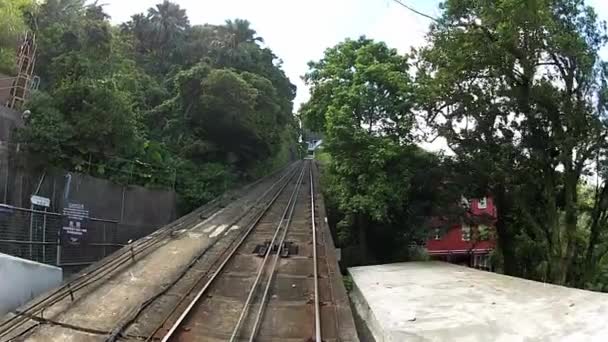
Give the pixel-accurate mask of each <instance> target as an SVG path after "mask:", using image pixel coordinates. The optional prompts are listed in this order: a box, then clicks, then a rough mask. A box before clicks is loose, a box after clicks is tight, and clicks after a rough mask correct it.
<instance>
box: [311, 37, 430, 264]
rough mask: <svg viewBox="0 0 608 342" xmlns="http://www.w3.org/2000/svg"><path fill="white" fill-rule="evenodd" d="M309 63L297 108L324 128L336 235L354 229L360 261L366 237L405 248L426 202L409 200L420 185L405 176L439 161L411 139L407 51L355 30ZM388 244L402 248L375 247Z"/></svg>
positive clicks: (426, 211) (427, 208)
mask: <svg viewBox="0 0 608 342" xmlns="http://www.w3.org/2000/svg"><path fill="white" fill-rule="evenodd" d="M309 66H310V70H309V72H308V73H307V74H306V76H305V80H306V82H307V84H308V85H310V86H311V99H310V100H309V101H308V102H307V103H306V104H304V105H303V106H302V108H301V110H300V115H301V117H302V119H303V121H304V122H305V125H306V126H307V127H308V128H312V129H315V130H317V131H319V130H322V131H323V132H324V133H325V139H324V142H323V145H324V151H326V152H327V153H329V155H330V156H331V162H330V164H329V165H328V173H329V179H330V182H328V184H327V185H328V187H329V188H330V190H329V191H330V193H331V197H332V198H333V201H335V202H336V203H337V206H338V208H339V210H340V211H341V212H342V213H343V219H342V223H340V224H339V226H341V227H342V229H341V233H340V235H341V236H342V237H343V238H344V237H348V236H352V235H354V236H353V237H354V238H356V241H357V242H358V244H359V246H360V251H359V255H360V256H361V257H362V258H363V260H364V261H365V260H366V259H368V258H367V257H366V256H367V254H368V246H367V245H368V242H370V241H368V240H370V238H371V243H372V244H375V245H376V248H375V250H376V251H377V253H376V256H378V251H380V253H382V252H386V250H387V249H389V250H393V251H394V250H401V251H403V250H405V249H406V247H405V246H407V244H408V243H409V242H411V241H413V240H414V239H415V235H416V234H415V233H417V234H418V235H419V234H424V231H423V230H419V229H418V230H417V232H414V230H415V229H414V227H415V228H419V226H418V227H416V225H415V224H413V223H414V221H417V223H421V222H420V219H421V218H422V217H425V216H428V215H431V212H430V210H431V207H432V205H423V204H422V202H423V198H422V197H420V201H419V202H418V203H416V204H414V202H415V201H416V199H415V198H413V195H414V194H415V193H417V194H418V195H420V193H419V192H418V191H416V189H419V188H420V187H419V186H418V187H417V185H416V184H413V183H412V180H413V179H414V177H415V176H416V175H418V174H419V172H420V171H422V170H426V171H427V172H428V171H430V170H431V169H432V167H431V166H432V165H438V164H439V163H438V160H437V159H435V157H434V156H432V155H430V154H428V153H426V152H424V151H422V150H421V149H420V148H419V147H417V146H416V145H415V143H414V139H413V135H412V130H413V128H414V123H415V118H414V112H413V106H414V99H413V92H414V87H413V82H412V80H411V77H410V74H409V71H408V68H409V65H408V60H407V57H406V56H402V55H399V54H398V53H397V51H396V50H394V49H390V48H388V47H387V46H386V45H385V44H384V43H379V42H375V41H373V40H371V39H367V38H365V37H361V38H359V39H357V40H346V41H344V42H342V43H340V44H338V45H336V46H335V47H333V48H330V49H328V50H326V51H325V56H324V57H323V59H321V60H320V61H318V62H311V63H310V64H309ZM424 188H425V189H428V188H426V187H424ZM415 205H419V206H418V207H417V208H416V209H414V208H415ZM351 228H354V229H355V232H354V234H351V232H350V230H351ZM418 238H420V236H418ZM374 240H375V242H374ZM393 243H398V244H399V243H400V244H402V245H401V248H399V247H397V246H395V248H384V249H385V251H382V247H381V246H382V245H383V244H384V245H385V247H386V246H387V245H388V246H391V245H393ZM393 246H394V245H393ZM387 254H388V253H387Z"/></svg>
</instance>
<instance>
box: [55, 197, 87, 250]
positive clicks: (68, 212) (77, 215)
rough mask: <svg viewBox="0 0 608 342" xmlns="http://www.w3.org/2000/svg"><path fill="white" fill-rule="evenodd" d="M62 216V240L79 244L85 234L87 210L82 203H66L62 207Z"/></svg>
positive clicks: (71, 243)
mask: <svg viewBox="0 0 608 342" xmlns="http://www.w3.org/2000/svg"><path fill="white" fill-rule="evenodd" d="M63 216H64V217H63V227H62V228H61V236H62V237H63V239H62V240H63V241H64V242H66V243H68V244H70V245H80V244H81V243H82V241H83V240H84V239H85V238H86V235H87V225H88V221H89V211H88V210H86V209H85V207H84V204H80V203H68V205H67V206H66V207H65V208H63Z"/></svg>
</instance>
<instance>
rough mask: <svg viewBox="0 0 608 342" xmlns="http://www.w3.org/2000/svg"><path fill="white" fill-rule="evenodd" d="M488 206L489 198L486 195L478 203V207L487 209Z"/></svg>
mask: <svg viewBox="0 0 608 342" xmlns="http://www.w3.org/2000/svg"><path fill="white" fill-rule="evenodd" d="M487 207H488V199H487V198H485V197H482V198H480V199H479V202H478V203H477V208H479V209H485V208H487Z"/></svg>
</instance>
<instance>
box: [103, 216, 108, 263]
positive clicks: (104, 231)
mask: <svg viewBox="0 0 608 342" xmlns="http://www.w3.org/2000/svg"><path fill="white" fill-rule="evenodd" d="M102 243H103V257H104V258H105V257H106V256H107V255H108V253H107V252H106V244H107V243H108V239H107V238H106V223H105V222H104V223H103V241H102Z"/></svg>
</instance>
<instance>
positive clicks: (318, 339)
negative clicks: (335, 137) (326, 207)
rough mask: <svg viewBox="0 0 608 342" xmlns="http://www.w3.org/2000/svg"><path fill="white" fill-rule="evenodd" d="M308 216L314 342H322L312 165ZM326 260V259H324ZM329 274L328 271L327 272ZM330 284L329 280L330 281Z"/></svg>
mask: <svg viewBox="0 0 608 342" xmlns="http://www.w3.org/2000/svg"><path fill="white" fill-rule="evenodd" d="M310 216H311V219H312V259H313V277H314V287H315V341H316V342H322V339H321V310H320V308H319V306H320V304H319V270H318V265H317V225H316V223H315V216H316V215H315V186H314V181H313V177H312V165H311V167H310ZM326 259H327V258H326ZM327 271H328V272H329V269H328V270H327ZM330 283H331V279H330Z"/></svg>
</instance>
